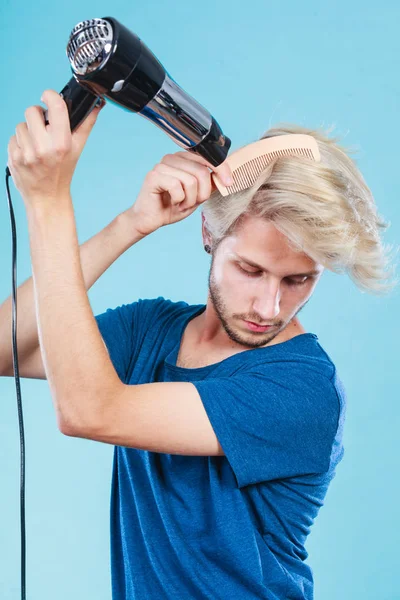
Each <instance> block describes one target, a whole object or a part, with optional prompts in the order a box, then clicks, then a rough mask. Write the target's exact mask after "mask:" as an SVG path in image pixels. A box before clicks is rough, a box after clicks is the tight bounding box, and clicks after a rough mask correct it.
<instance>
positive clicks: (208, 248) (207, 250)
mask: <svg viewBox="0 0 400 600" xmlns="http://www.w3.org/2000/svg"><path fill="white" fill-rule="evenodd" d="M204 250H205V251H206V252H207V254H211V246H209V245H208V244H206V245H205V246H204Z"/></svg>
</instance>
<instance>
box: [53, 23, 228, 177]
mask: <svg viewBox="0 0 400 600" xmlns="http://www.w3.org/2000/svg"><path fill="white" fill-rule="evenodd" d="M67 56H68V59H69V61H70V63H71V69H72V72H73V77H72V78H71V79H70V81H69V82H68V83H67V85H66V86H65V87H64V88H63V90H62V91H61V92H60V95H61V96H62V97H63V98H64V100H65V102H66V104H67V107H68V113H69V118H70V123H71V130H72V131H74V130H75V129H76V128H77V127H78V126H79V124H80V123H81V122H82V121H83V120H84V119H85V118H86V117H87V115H88V114H89V113H90V112H91V110H92V109H93V108H94V107H95V106H96V105H97V103H98V102H99V100H100V98H102V97H105V98H107V99H108V100H110V101H111V102H114V103H116V104H117V105H119V106H121V107H122V108H124V109H126V110H128V111H131V112H135V113H138V114H139V115H141V116H142V117H145V118H146V119H149V120H150V121H152V122H153V123H155V125H157V126H158V127H160V128H161V129H162V130H163V131H165V133H166V134H167V135H169V137H171V138H172V139H173V141H174V142H176V143H177V144H178V145H179V146H181V147H182V148H184V149H185V150H189V151H192V152H195V153H197V154H200V155H201V156H203V157H204V158H205V159H206V160H208V161H209V162H210V163H211V164H212V165H213V166H214V167H217V166H218V165H220V164H221V163H222V162H223V161H224V160H225V158H226V156H227V154H228V150H229V148H230V145H231V140H230V139H229V138H228V137H227V136H225V135H224V134H223V133H222V130H221V128H220V126H219V125H218V123H217V121H216V120H215V119H214V117H213V116H212V115H210V113H209V112H208V111H207V110H206V109H205V108H204V107H203V106H202V105H201V104H199V103H198V102H197V101H196V100H195V99H194V98H192V97H191V96H189V94H187V93H186V92H185V91H184V90H183V89H182V88H181V87H180V86H179V85H178V84H177V83H176V81H175V80H174V79H173V78H172V77H171V76H170V74H169V73H168V72H167V71H166V70H165V68H164V67H163V65H162V64H161V63H160V62H159V61H158V59H157V58H156V57H155V56H154V54H153V53H152V52H151V51H150V50H149V48H148V47H147V46H146V45H145V44H144V43H143V42H142V40H141V39H140V38H139V37H138V36H137V35H135V34H134V33H132V32H131V31H129V29H127V28H126V27H124V26H123V25H122V24H121V23H120V22H119V21H117V19H114V18H112V17H105V18H104V19H89V20H86V21H82V22H81V23H78V25H76V27H74V28H73V30H72V32H71V35H70V37H69V40H68V44H67ZM44 112H45V119H46V121H47V111H44ZM47 122H48V121H47Z"/></svg>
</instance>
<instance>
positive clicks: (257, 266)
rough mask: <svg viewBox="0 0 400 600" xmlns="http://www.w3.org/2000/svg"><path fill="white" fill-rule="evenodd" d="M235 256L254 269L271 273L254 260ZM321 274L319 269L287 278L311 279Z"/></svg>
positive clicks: (294, 274) (238, 255)
mask: <svg viewBox="0 0 400 600" xmlns="http://www.w3.org/2000/svg"><path fill="white" fill-rule="evenodd" d="M234 254H235V256H236V257H237V258H239V259H240V260H242V261H243V262H245V263H247V264H248V265H250V266H252V267H256V268H257V269H260V270H261V271H264V272H265V273H269V271H268V269H264V267H263V266H261V265H258V264H257V263H255V262H253V261H252V260H249V259H248V258H246V257H245V256H240V254H236V253H234ZM320 273H321V270H320V269H317V270H314V271H309V272H308V273H293V274H292V275H286V277H311V276H312V275H319V274H320Z"/></svg>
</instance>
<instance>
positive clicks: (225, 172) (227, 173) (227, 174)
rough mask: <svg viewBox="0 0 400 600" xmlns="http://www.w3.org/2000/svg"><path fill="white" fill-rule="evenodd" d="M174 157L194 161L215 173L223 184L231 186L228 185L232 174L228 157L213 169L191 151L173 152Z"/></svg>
mask: <svg viewBox="0 0 400 600" xmlns="http://www.w3.org/2000/svg"><path fill="white" fill-rule="evenodd" d="M175 155H176V156H181V157H182V158H185V159H186V160H194V161H196V162H199V163H201V164H203V165H205V166H207V167H209V168H210V169H212V170H213V171H214V172H215V173H217V174H218V177H220V178H221V179H222V181H223V183H225V184H226V185H231V184H230V183H229V181H228V179H229V178H232V176H233V173H232V169H231V167H230V164H229V161H228V159H229V157H227V158H226V159H225V160H224V162H222V163H221V164H220V165H218V167H214V165H212V164H211V163H210V162H209V161H208V160H206V159H205V158H203V156H200V154H197V153H195V152H193V151H183V152H175Z"/></svg>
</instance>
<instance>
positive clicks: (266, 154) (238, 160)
mask: <svg viewBox="0 0 400 600" xmlns="http://www.w3.org/2000/svg"><path fill="white" fill-rule="evenodd" d="M285 156H301V157H303V158H308V159H311V160H314V161H317V162H319V161H320V160H321V156H320V152H319V147H318V143H317V140H316V139H315V138H314V137H313V136H311V135H308V134H303V133H291V134H285V135H277V136H273V137H268V138H263V139H261V140H257V141H256V142H252V143H251V144H247V146H244V147H243V148H240V149H239V150H236V151H235V152H233V153H232V154H231V155H230V156H228V157H227V158H226V162H227V163H228V165H229V167H230V170H231V173H232V179H233V184H232V185H230V186H227V187H226V186H225V185H224V184H223V183H222V180H221V179H220V178H219V177H218V173H216V172H214V173H212V179H213V181H214V183H215V185H216V187H217V189H218V190H219V192H220V193H221V195H222V196H228V195H229V194H234V193H235V192H240V191H242V190H244V189H246V188H248V187H251V186H252V185H253V183H254V182H255V181H256V179H257V178H258V176H259V175H260V173H261V172H262V171H263V170H264V169H265V168H266V167H267V166H268V164H269V163H270V162H272V161H273V160H276V159H277V158H280V157H285Z"/></svg>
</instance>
